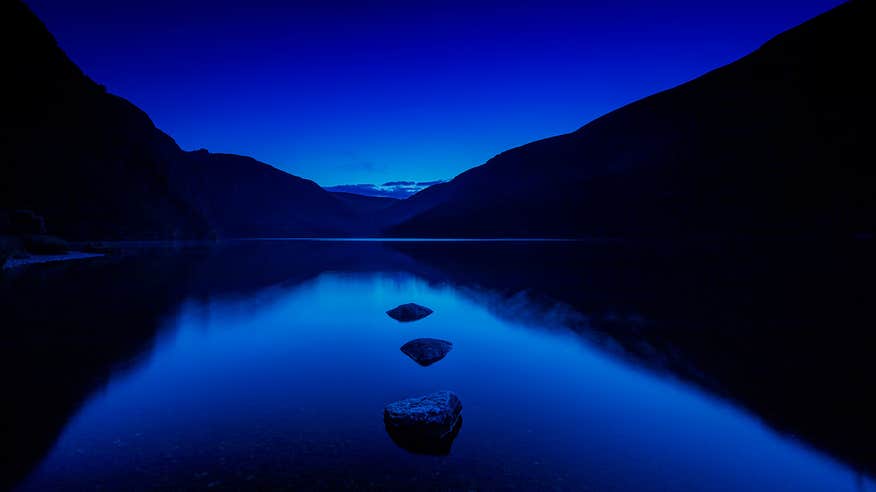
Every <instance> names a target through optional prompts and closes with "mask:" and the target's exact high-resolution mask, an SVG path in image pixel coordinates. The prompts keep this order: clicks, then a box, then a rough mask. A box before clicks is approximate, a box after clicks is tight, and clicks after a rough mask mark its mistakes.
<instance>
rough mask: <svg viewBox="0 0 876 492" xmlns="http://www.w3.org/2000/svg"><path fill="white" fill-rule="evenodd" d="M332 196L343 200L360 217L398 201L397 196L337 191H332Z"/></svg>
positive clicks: (369, 214) (384, 208)
mask: <svg viewBox="0 0 876 492" xmlns="http://www.w3.org/2000/svg"><path fill="white" fill-rule="evenodd" d="M332 196H334V197H335V198H337V199H338V200H340V201H341V202H343V203H344V204H345V205H346V206H347V207H348V208H350V209H351V210H353V211H354V212H356V213H357V214H359V215H360V216H361V217H370V216H372V215H374V214H376V213H378V212H380V211H382V210H386V209H387V208H389V207H391V206H393V205H395V204H397V203H399V199H398V198H389V197H384V196H367V195H359V194H356V193H344V192H339V191H335V192H332Z"/></svg>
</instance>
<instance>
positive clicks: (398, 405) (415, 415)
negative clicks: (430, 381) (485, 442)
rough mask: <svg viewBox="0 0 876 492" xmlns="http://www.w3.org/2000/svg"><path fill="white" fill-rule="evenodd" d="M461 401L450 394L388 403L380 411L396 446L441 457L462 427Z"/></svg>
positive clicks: (440, 393) (439, 392) (446, 392)
mask: <svg viewBox="0 0 876 492" xmlns="http://www.w3.org/2000/svg"><path fill="white" fill-rule="evenodd" d="M461 412H462V402H460V401H459V397H458V396H456V394H454V393H453V392H451V391H438V392H436V393H432V394H429V395H425V396H420V397H416V398H408V399H406V400H400V401H397V402H394V403H390V404H389V405H387V406H386V408H384V410H383V421H384V423H385V424H386V432H387V433H388V434H389V437H390V438H391V439H392V440H393V442H395V443H396V444H398V445H399V446H400V447H402V448H404V449H407V450H408V451H412V452H415V453H422V454H437V455H444V454H447V453H449V452H450V447H451V445H452V444H453V440H454V439H455V438H456V436H457V435H458V434H459V430H460V428H461V427H462V415H461Z"/></svg>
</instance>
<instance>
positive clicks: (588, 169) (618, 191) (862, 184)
mask: <svg viewBox="0 0 876 492" xmlns="http://www.w3.org/2000/svg"><path fill="white" fill-rule="evenodd" d="M874 6H876V2H872V1H867V0H853V1H850V2H848V3H846V4H844V5H841V6H839V7H837V8H835V9H834V10H831V11H829V12H827V13H825V14H823V15H821V16H819V17H817V18H815V19H813V20H811V21H809V22H806V23H804V24H803V25H801V26H799V27H797V28H794V29H792V30H790V31H787V32H785V33H783V34H781V35H779V36H777V37H776V38H774V39H773V40H771V41H769V42H768V43H766V44H765V45H764V46H763V47H761V48H760V49H758V50H757V51H755V52H754V53H752V54H750V55H748V56H746V57H744V58H742V59H741V60H739V61H737V62H734V63H732V64H730V65H727V66H725V67H723V68H720V69H718V70H715V71H713V72H710V73H708V74H706V75H704V76H702V77H700V78H698V79H696V80H693V81H691V82H689V83H686V84H683V85H681V86H679V87H676V88H674V89H671V90H668V91H665V92H662V93H659V94H656V95H654V96H651V97H648V98H645V99H642V100H640V101H638V102H635V103H632V104H630V105H628V106H625V107H623V108H621V109H619V110H616V111H614V112H612V113H609V114H607V115H605V116H603V117H601V118H599V119H597V120H595V121H593V122H591V123H589V124H588V125H586V126H584V127H583V128H581V129H579V130H577V131H575V132H573V133H570V134H567V135H562V136H558V137H553V138H549V139H546V140H541V141H537V142H533V143H531V144H528V145H524V146H522V147H518V148H515V149H512V150H509V151H507V152H504V153H502V154H500V155H498V156H496V157H494V158H493V159H491V160H489V161H488V162H487V163H485V164H484V165H482V166H479V167H476V168H473V169H471V170H469V171H467V172H465V173H463V174H461V175H459V176H457V177H456V178H455V179H453V180H452V181H450V182H449V183H447V184H446V185H442V186H443V188H442V189H440V190H435V189H434V188H430V189H427V190H425V191H423V192H421V193H419V194H417V195H414V196H413V197H411V198H410V199H408V200H405V202H403V203H402V204H400V205H399V206H398V207H397V209H404V210H397V211H398V212H399V217H404V216H405V215H408V216H410V218H409V219H407V220H405V219H403V218H402V219H401V220H403V222H402V223H401V224H399V225H397V226H395V227H391V228H389V229H388V231H387V233H388V234H391V235H411V236H589V235H677V234H740V233H742V234H746V233H747V234H799V233H819V232H824V233H872V232H874V231H876V168H874V164H873V159H872V157H871V156H870V154H871V153H872V152H871V151H870V148H869V145H867V144H866V142H868V141H869V139H870V137H871V136H872V135H873V129H874V123H873V121H874V120H873V114H874V111H873V110H874V104H873V102H874V92H873V91H874V89H873V88H874V87H876V80H874V76H873V72H872V71H871V67H870V63H869V60H870V59H871V58H872V53H871V50H870V48H869V46H871V45H872V44H873V42H874V41H876V39H874V38H876V34H874V31H873V29H872V24H873V22H874V21H876V15H874ZM436 191H440V195H441V196H437V197H436Z"/></svg>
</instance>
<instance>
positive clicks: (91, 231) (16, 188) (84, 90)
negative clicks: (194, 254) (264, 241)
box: [0, 0, 358, 239]
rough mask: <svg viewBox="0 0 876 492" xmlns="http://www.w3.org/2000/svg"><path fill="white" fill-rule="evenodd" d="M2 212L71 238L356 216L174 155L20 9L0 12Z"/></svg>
mask: <svg viewBox="0 0 876 492" xmlns="http://www.w3.org/2000/svg"><path fill="white" fill-rule="evenodd" d="M0 55H2V61H0V63H3V65H4V67H3V68H4V69H3V82H4V84H3V89H2V92H0V174H2V179H0V210H2V209H27V210H33V211H34V212H36V213H37V214H39V215H41V216H43V217H45V219H46V222H47V226H48V228H49V230H50V231H51V232H53V233H55V234H58V235H62V236H65V237H68V238H82V239H117V238H137V239H142V238H200V237H210V236H213V235H221V236H239V235H293V234H308V235H310V234H343V233H346V232H348V231H350V230H355V228H356V227H358V225H357V224H355V223H354V222H355V221H356V220H358V216H357V214H356V213H355V212H353V211H352V210H350V209H349V208H348V207H347V206H346V205H344V204H343V203H342V202H341V201H340V200H338V199H337V198H336V197H334V196H332V195H331V194H329V193H327V192H325V191H324V190H322V189H321V188H320V187H319V186H317V185H316V184H315V183H313V182H311V181H307V180H304V179H301V178H297V177H295V176H291V175H289V174H287V173H284V172H282V171H279V170H277V169H275V168H273V167H271V166H268V165H267V164H263V163H260V162H258V161H256V160H254V159H250V158H247V157H240V156H233V155H225V154H210V153H207V152H203V151H202V152H191V153H189V152H183V151H182V150H181V149H180V148H179V147H178V146H177V145H176V143H175V142H174V141H173V139H171V138H170V137H169V136H167V135H166V134H164V133H163V132H161V131H160V130H158V129H157V128H156V127H155V125H154V124H153V123H152V121H150V119H149V117H148V116H147V115H146V114H145V113H143V112H142V111H141V110H139V109H138V108H137V107H135V106H134V105H132V104H131V103H129V102H128V101H126V100H124V99H122V98H120V97H117V96H114V95H111V94H108V93H106V91H105V90H104V88H103V87H102V86H100V85H98V84H96V83H94V82H93V81H92V80H90V79H89V78H88V77H86V76H85V75H84V74H83V73H82V72H81V70H80V69H79V68H78V67H77V66H76V65H75V64H73V62H71V61H70V60H69V59H68V58H67V56H66V55H65V54H64V53H63V51H61V49H60V48H59V47H58V45H57V43H56V41H55V39H54V38H53V37H52V35H51V34H50V33H49V32H48V31H47V30H46V28H45V27H44V26H43V24H42V23H41V22H40V21H39V19H37V18H36V16H34V15H33V14H32V13H31V12H30V10H29V9H28V8H27V7H26V6H25V5H24V4H23V3H22V2H21V1H18V0H4V1H3V2H0Z"/></svg>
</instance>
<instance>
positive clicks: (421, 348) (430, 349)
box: [401, 338, 453, 367]
mask: <svg viewBox="0 0 876 492" xmlns="http://www.w3.org/2000/svg"><path fill="white" fill-rule="evenodd" d="M452 349H453V344H452V343H450V342H448V341H447V340H439V339H437V338H418V339H416V340H411V341H410V342H408V343H406V344H404V345H402V346H401V351H402V352H404V353H405V355H407V356H408V357H410V358H411V359H413V360H414V361H415V362H416V363H417V364H420V365H421V366H424V367H425V366H429V365H432V364H434V363H436V362H438V361H439V360H441V359H443V358H444V356H445V355H447V353H448V352H450V350H452Z"/></svg>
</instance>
